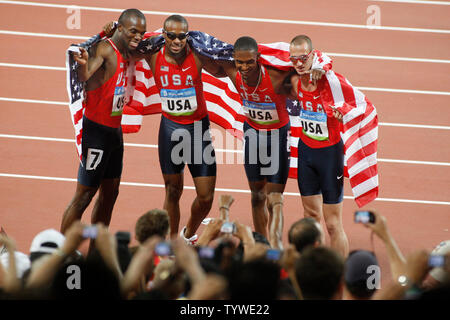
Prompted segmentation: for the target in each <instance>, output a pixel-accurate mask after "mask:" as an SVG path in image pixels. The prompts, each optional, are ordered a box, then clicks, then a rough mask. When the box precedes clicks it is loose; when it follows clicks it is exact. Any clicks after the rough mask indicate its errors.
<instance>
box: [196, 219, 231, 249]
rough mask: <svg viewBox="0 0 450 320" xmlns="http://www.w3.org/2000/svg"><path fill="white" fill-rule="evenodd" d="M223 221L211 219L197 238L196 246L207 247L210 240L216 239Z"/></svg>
mask: <svg viewBox="0 0 450 320" xmlns="http://www.w3.org/2000/svg"><path fill="white" fill-rule="evenodd" d="M224 222H225V221H224V220H222V219H213V220H211V222H210V223H209V224H208V225H207V226H206V228H205V230H203V232H202V234H201V235H200V237H199V238H198V241H197V246H207V245H208V244H209V243H210V242H211V241H212V240H214V239H215V238H217V236H218V235H219V233H220V228H221V227H222V224H223V223H224Z"/></svg>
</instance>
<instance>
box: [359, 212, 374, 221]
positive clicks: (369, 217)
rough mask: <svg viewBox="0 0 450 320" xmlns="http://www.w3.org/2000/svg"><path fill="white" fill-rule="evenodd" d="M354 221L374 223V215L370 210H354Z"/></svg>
mask: <svg viewBox="0 0 450 320" xmlns="http://www.w3.org/2000/svg"><path fill="white" fill-rule="evenodd" d="M355 223H375V215H374V214H373V213H372V212H370V211H355Z"/></svg>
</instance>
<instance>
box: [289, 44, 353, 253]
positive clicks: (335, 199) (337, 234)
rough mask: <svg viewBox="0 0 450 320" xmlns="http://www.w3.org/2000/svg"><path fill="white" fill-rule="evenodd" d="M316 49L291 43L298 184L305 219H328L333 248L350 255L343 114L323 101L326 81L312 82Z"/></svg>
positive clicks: (308, 45) (309, 45)
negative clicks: (297, 123)
mask: <svg viewBox="0 0 450 320" xmlns="http://www.w3.org/2000/svg"><path fill="white" fill-rule="evenodd" d="M312 51H313V46H312V42H311V39H310V38H309V37H307V36H303V35H302V36H297V37H295V38H294V39H293V40H292V41H291V45H290V57H291V61H292V63H293V64H294V67H295V70H296V71H297V75H295V76H293V77H291V84H292V89H293V95H294V96H295V97H296V98H297V99H298V101H299V102H300V106H301V112H300V121H301V123H302V133H301V136H300V139H299V145H298V185H299V189H300V193H301V195H302V204H303V208H304V215H305V217H313V218H314V219H316V220H317V221H318V222H319V223H320V221H321V219H322V216H324V219H325V224H326V227H327V230H328V234H329V236H330V241H331V246H332V247H333V248H335V249H336V250H338V251H339V252H341V253H342V255H343V256H344V257H346V256H347V255H348V250H349V249H348V239H347V236H346V234H345V231H344V228H343V225H342V204H343V180H344V178H343V168H344V154H343V144H342V141H341V135H340V130H341V121H342V114H341V113H340V112H339V111H338V110H337V109H335V108H333V106H327V105H325V104H324V103H323V102H322V98H321V96H322V95H324V94H327V92H326V90H329V89H326V88H325V85H324V83H325V79H321V80H319V81H318V82H317V83H312V82H310V74H309V73H310V70H311V66H312V62H313V58H312V54H311V52H312Z"/></svg>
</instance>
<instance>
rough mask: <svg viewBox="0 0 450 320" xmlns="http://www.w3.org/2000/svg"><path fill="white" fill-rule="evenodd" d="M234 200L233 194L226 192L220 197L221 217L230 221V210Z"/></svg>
mask: <svg viewBox="0 0 450 320" xmlns="http://www.w3.org/2000/svg"><path fill="white" fill-rule="evenodd" d="M233 202H234V198H233V197H232V196H231V195H228V194H224V195H221V196H220V197H219V214H220V219H222V220H224V221H229V210H230V207H231V205H232V204H233Z"/></svg>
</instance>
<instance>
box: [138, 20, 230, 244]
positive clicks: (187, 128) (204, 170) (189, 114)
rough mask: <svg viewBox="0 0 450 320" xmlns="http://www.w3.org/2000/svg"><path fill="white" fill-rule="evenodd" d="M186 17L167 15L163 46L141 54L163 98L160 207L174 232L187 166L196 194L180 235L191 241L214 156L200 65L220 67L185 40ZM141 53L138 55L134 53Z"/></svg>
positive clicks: (210, 195) (207, 198)
mask: <svg viewBox="0 0 450 320" xmlns="http://www.w3.org/2000/svg"><path fill="white" fill-rule="evenodd" d="M187 32H188V22H187V21H186V19H185V18H184V17H182V16H180V15H172V16H169V17H168V18H167V19H166V20H165V21H164V25H163V36H164V40H165V45H164V47H163V48H162V49H161V50H160V51H158V52H156V53H153V54H146V55H144V57H145V59H146V60H147V62H148V64H149V66H150V68H151V70H152V73H153V75H154V78H155V83H156V86H157V88H158V90H159V94H160V97H161V103H162V117H161V124H160V128H159V138H158V152H159V162H160V165H161V171H162V174H163V178H164V184H165V199H164V209H165V210H167V212H168V213H169V218H170V219H169V221H170V236H171V237H174V236H177V235H178V228H179V222H180V206H179V202H180V197H181V194H182V192H183V184H184V182H183V180H184V178H183V177H184V167H185V164H187V165H188V168H189V171H190V172H191V175H192V177H193V180H194V185H195V190H196V193H197V196H196V198H195V200H194V202H193V203H192V206H191V215H190V218H189V220H188V222H187V224H186V226H185V227H184V228H182V230H181V232H180V235H181V237H183V238H184V239H185V240H186V241H187V242H189V243H191V244H193V243H195V242H196V240H197V238H198V237H197V235H196V234H195V232H196V231H197V229H198V227H199V226H200V223H201V222H202V221H203V219H204V218H205V217H206V216H207V215H208V213H209V211H210V210H211V206H212V203H213V200H214V189H215V185H216V160H215V154H214V149H213V147H212V141H211V136H210V132H209V117H208V113H207V110H206V101H205V98H204V96H203V83H202V80H201V73H202V69H206V70H207V71H208V72H209V73H211V74H213V75H216V76H219V75H220V74H219V73H218V72H219V71H220V70H221V69H220V67H218V66H216V65H215V64H213V63H212V62H211V61H210V59H208V58H206V57H204V56H200V55H197V54H196V53H194V52H193V51H192V50H191V48H190V47H189V44H187V39H186V37H187ZM136 58H138V59H139V58H142V55H136Z"/></svg>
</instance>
